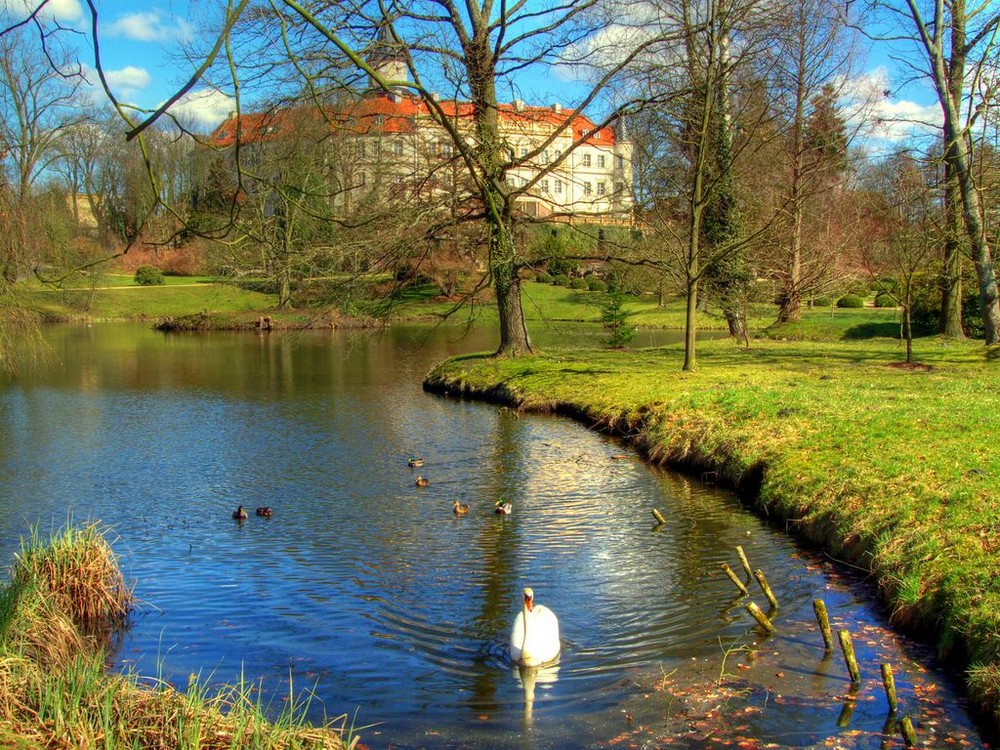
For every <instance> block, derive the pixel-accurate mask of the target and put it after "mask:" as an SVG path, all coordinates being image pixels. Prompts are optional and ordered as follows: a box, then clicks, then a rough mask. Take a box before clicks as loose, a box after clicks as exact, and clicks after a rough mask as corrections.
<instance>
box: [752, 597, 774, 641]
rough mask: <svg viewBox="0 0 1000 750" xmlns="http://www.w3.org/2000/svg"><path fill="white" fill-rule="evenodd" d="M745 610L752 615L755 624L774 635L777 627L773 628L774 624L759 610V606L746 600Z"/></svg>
mask: <svg viewBox="0 0 1000 750" xmlns="http://www.w3.org/2000/svg"><path fill="white" fill-rule="evenodd" d="M747 612H749V613H750V614H751V615H753V619H755V620H756V621H757V624H759V625H760V626H761V627H762V628H764V630H766V631H767V632H768V634H769V635H774V634H775V633H777V632H778V630H777V628H775V627H774V625H772V624H771V621H770V620H768V619H767V615H765V614H764V613H763V612H761V611H760V607H758V606H757V605H756V604H754V603H753V602H747Z"/></svg>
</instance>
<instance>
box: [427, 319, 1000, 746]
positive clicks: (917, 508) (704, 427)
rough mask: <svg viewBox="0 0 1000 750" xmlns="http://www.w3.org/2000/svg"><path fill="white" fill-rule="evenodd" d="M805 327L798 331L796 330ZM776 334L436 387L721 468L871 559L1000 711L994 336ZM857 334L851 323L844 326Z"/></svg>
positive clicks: (451, 366)
mask: <svg viewBox="0 0 1000 750" xmlns="http://www.w3.org/2000/svg"><path fill="white" fill-rule="evenodd" d="M785 334H788V335H785ZM776 335H780V336H781V338H782V339H784V340H770V339H762V340H756V341H754V342H753V344H752V346H751V348H750V349H749V350H747V351H744V350H741V349H739V348H737V347H736V346H735V345H734V344H733V343H732V342H730V341H726V340H722V341H714V342H705V343H703V344H701V345H700V346H699V360H698V363H699V369H698V370H697V372H694V373H685V372H682V371H681V363H682V360H683V352H682V350H681V349H680V348H679V347H666V348H658V349H650V350H639V351H629V352H617V351H585V352H572V351H552V352H548V353H542V354H540V355H538V356H534V357H524V358H518V359H501V360H497V359H491V358H488V357H487V356H485V355H474V356H463V357H458V358H455V359H452V360H450V361H448V362H446V363H444V364H442V365H441V366H440V367H439V368H437V369H436V370H435V371H434V372H432V373H431V374H430V375H429V376H428V378H427V380H426V381H425V386H426V387H427V388H428V389H430V390H433V391H438V392H447V393H452V394H468V395H474V396H476V397H485V398H491V399H495V400H497V401H501V402H504V403H509V404H512V405H516V406H518V407H519V408H521V409H528V410H556V411H561V412H565V413H568V414H571V415H573V416H576V417H577V418H579V419H581V420H583V421H584V422H585V423H586V424H588V425H590V426H592V427H594V428H597V429H603V430H607V431H610V432H614V433H617V434H620V435H623V436H626V437H627V438H628V439H629V440H631V441H633V442H634V443H635V444H636V445H637V446H638V448H639V449H640V450H641V451H642V452H644V453H645V454H646V455H647V456H648V458H649V459H650V460H651V461H653V462H655V463H659V464H665V465H672V466H679V467H688V468H697V469H699V470H701V469H703V468H713V469H716V470H717V471H718V472H719V473H720V475H721V476H722V477H724V478H725V479H726V480H727V481H728V482H729V483H731V484H732V485H734V486H736V487H738V488H741V489H743V490H744V491H745V492H746V494H747V497H748V498H751V499H752V501H753V502H754V503H755V505H756V507H757V508H758V509H759V510H760V511H761V512H763V513H765V514H766V515H767V516H768V517H770V518H771V519H773V520H774V521H775V522H780V523H781V524H782V526H783V527H787V528H789V529H791V530H793V531H794V532H795V533H797V534H799V535H801V536H802V538H804V539H806V540H808V541H809V542H812V543H816V544H819V545H822V546H823V547H824V548H826V549H828V550H829V551H830V553H831V554H833V555H834V556H836V557H839V558H844V559H847V560H850V561H852V562H853V563H855V564H857V565H860V566H863V567H865V568H867V569H870V570H871V571H872V572H873V574H874V575H875V576H876V577H877V580H878V583H879V588H880V591H881V593H882V595H883V596H884V598H885V600H886V602H887V603H888V604H889V605H890V607H891V611H892V617H893V620H894V622H895V623H897V624H898V625H899V626H901V627H903V628H907V629H910V630H912V631H918V632H920V633H922V634H924V635H925V636H926V637H929V638H931V639H934V640H935V641H936V643H937V645H938V647H939V650H940V652H941V654H942V656H946V657H949V658H953V659H958V660H959V661H960V662H962V663H964V664H967V665H968V666H969V670H968V673H967V675H968V679H967V687H968V692H969V695H970V696H971V698H973V700H974V701H975V702H976V703H977V704H978V706H979V708H980V709H981V710H982V711H983V712H985V713H986V714H987V715H989V716H991V717H992V720H993V724H994V726H1000V520H998V519H1000V498H998V496H997V493H996V486H997V483H998V480H1000V454H998V452H997V450H996V446H995V440H996V435H997V434H1000V396H998V393H1000V373H998V372H997V370H996V367H995V365H992V364H990V359H991V357H992V355H994V354H995V352H991V351H989V350H986V349H984V347H983V346H982V344H981V343H980V344H975V343H948V342H944V341H941V340H937V339H923V340H921V341H920V342H919V344H918V348H917V353H918V356H919V357H920V359H921V362H922V363H923V364H924V365H925V367H923V368H919V369H915V368H903V367H900V366H899V361H900V359H901V358H902V351H901V348H900V345H899V343H898V342H895V341H891V340H888V339H881V338H875V339H865V340H852V339H851V338H850V337H847V339H848V340H846V341H845V340H839V341H836V342H812V341H796V340H791V339H794V331H785V332H783V333H782V334H776ZM840 338H841V339H844V338H845V337H844V336H843V335H841V336H840Z"/></svg>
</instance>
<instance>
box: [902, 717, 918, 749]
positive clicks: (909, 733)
mask: <svg viewBox="0 0 1000 750" xmlns="http://www.w3.org/2000/svg"><path fill="white" fill-rule="evenodd" d="M899 731H900V733H902V735H903V744H904V745H906V746H907V747H916V746H917V733H916V732H915V731H914V729H913V722H912V721H910V717H909V716H904V717H903V718H902V719H900V721H899Z"/></svg>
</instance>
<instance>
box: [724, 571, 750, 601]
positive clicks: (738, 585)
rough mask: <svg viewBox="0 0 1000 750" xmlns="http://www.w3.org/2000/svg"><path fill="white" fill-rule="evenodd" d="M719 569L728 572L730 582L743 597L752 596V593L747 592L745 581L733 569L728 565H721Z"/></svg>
mask: <svg viewBox="0 0 1000 750" xmlns="http://www.w3.org/2000/svg"><path fill="white" fill-rule="evenodd" d="M719 567H721V568H722V569H723V570H724V571H725V572H726V575H727V576H729V580H730V581H732V582H733V583H734V584H735V586H736V588H738V589H739V590H740V592H741V593H742V594H743V596H750V592H749V591H747V587H746V586H744V585H743V581H741V580H740V577H739V576H738V575H736V574H735V573H734V572H733V569H732V568H730V567H729V564H728V563H720V566H719Z"/></svg>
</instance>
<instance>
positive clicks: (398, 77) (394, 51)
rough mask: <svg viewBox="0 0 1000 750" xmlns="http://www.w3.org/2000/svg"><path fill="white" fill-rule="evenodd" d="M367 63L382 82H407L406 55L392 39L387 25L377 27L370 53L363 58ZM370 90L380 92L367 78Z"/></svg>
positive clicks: (376, 85)
mask: <svg viewBox="0 0 1000 750" xmlns="http://www.w3.org/2000/svg"><path fill="white" fill-rule="evenodd" d="M365 62H367V63H368V64H369V65H370V66H371V67H372V69H374V70H375V72H376V73H378V74H379V76H381V78H382V80H383V81H409V80H410V70H409V68H408V67H407V65H406V54H405V53H404V52H403V50H402V49H401V47H400V45H399V44H398V43H397V42H396V41H395V40H394V39H393V38H392V34H391V33H390V32H389V27H388V25H385V26H381V27H379V30H378V35H377V36H376V37H375V43H374V45H372V48H371V51H370V52H369V53H368V55H367V56H366V57H365ZM368 85H369V88H370V89H371V90H373V91H374V90H381V87H380V86H379V85H378V83H376V82H375V79H374V78H369V81H368Z"/></svg>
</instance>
